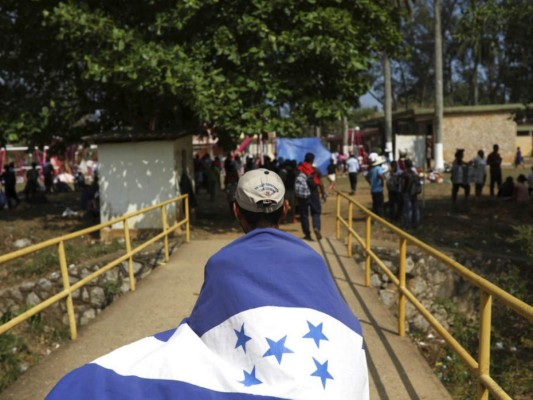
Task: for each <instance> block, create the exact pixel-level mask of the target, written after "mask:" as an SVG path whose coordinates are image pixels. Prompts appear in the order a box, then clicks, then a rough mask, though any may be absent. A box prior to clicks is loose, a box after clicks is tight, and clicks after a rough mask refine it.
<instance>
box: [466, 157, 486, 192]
mask: <svg viewBox="0 0 533 400" xmlns="http://www.w3.org/2000/svg"><path fill="white" fill-rule="evenodd" d="M470 165H471V168H472V169H473V174H472V177H473V180H474V184H475V185H476V188H475V194H476V197H480V196H481V192H482V191H483V186H484V185H485V180H486V178H487V172H486V170H487V163H486V162H485V153H484V152H483V150H478V152H477V155H476V156H475V157H474V158H473V159H472V160H471V161H470Z"/></svg>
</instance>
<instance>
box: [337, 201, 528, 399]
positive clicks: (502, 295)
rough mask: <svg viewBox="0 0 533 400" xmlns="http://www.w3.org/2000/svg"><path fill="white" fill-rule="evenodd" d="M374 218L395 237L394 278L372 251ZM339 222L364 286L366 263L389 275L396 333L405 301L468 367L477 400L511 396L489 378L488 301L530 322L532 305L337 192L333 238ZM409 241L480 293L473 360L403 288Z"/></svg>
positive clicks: (401, 323) (367, 279)
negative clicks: (360, 264) (356, 249)
mask: <svg viewBox="0 0 533 400" xmlns="http://www.w3.org/2000/svg"><path fill="white" fill-rule="evenodd" d="M343 199H344V200H346V201H347V202H348V210H347V213H348V215H347V218H343V217H342V215H341V203H342V200H343ZM354 206H355V207H357V208H358V209H359V210H360V211H361V212H362V213H363V214H364V215H365V238H364V239H363V238H362V237H361V236H360V235H359V234H358V233H357V232H356V231H355V230H354V229H353V226H352V220H353V207H354ZM373 221H376V222H379V223H380V224H382V225H384V226H386V227H387V228H388V229H390V230H391V231H392V232H393V233H395V234H396V235H397V236H398V238H399V247H400V257H399V270H398V277H396V276H394V274H393V273H392V272H391V271H390V269H389V268H387V266H386V265H385V264H384V263H383V261H381V260H380V259H379V257H378V256H377V255H376V254H375V253H374V252H373V251H372V247H371V244H372V241H371V239H372V222H373ZM341 225H342V226H344V227H345V228H346V229H347V230H348V240H347V247H348V256H351V255H352V241H353V238H355V239H356V241H357V242H358V243H359V244H360V245H361V246H362V248H363V251H364V253H365V285H366V286H370V272H371V271H370V265H371V262H372V261H374V262H375V263H376V264H377V265H378V266H379V267H380V268H381V269H382V270H383V272H384V273H385V274H386V275H387V276H388V277H389V279H390V280H391V282H393V283H394V284H395V285H396V286H397V287H398V292H399V301H398V334H399V335H400V336H404V335H405V304H406V300H409V301H410V302H411V303H412V304H413V306H414V307H415V308H416V309H417V310H418V311H419V312H420V313H421V314H422V316H423V317H424V318H425V319H426V320H427V321H428V322H429V324H430V325H431V326H432V327H433V328H434V329H435V330H436V331H437V332H438V333H439V334H440V335H441V336H442V338H443V339H444V340H445V341H446V343H447V344H448V345H449V346H450V347H451V348H452V350H453V351H454V352H455V353H456V354H457V355H458V356H459V357H460V358H461V359H462V360H463V361H464V362H465V363H466V364H467V365H468V367H469V370H470V372H471V373H472V374H474V375H475V376H476V378H477V382H478V386H477V388H478V389H477V398H478V399H480V400H487V399H488V397H489V393H490V394H492V395H493V396H494V397H495V398H497V399H511V397H510V396H509V395H508V394H507V393H506V392H505V391H504V390H503V389H502V388H501V387H500V386H499V385H498V384H497V383H496V382H495V381H494V379H492V377H491V376H490V335H491V325H492V315H491V314H492V301H493V299H496V300H499V301H501V302H502V303H504V304H505V305H506V306H508V307H509V308H511V309H512V310H513V311H515V312H516V313H518V314H520V315H521V316H523V317H525V318H527V320H528V321H529V322H531V321H533V307H531V306H530V305H528V304H526V303H524V302H523V301H521V300H519V299H517V298H516V297H514V296H512V295H510V294H509V293H507V292H506V291H504V290H502V289H500V288H499V287H498V286H496V285H494V284H492V283H491V282H489V281H488V280H486V279H484V278H482V277H481V276H479V275H477V274H475V273H473V272H472V271H470V270H469V269H467V268H466V267H464V266H463V265H461V264H459V263H458V262H456V261H454V260H453V259H451V258H450V257H448V256H446V255H445V254H443V253H441V252H439V251H438V250H436V249H434V248H432V247H431V246H429V245H427V244H425V243H424V242H422V241H420V240H418V239H417V238H415V237H413V236H411V235H409V234H408V233H406V232H404V231H402V230H401V229H399V228H398V227H396V226H394V225H392V224H390V223H389V222H387V221H386V220H384V219H383V218H380V217H378V216H377V215H376V214H374V213H372V212H371V211H370V210H368V209H367V208H365V207H364V206H363V205H361V204H360V203H359V202H357V201H355V200H354V199H352V198H350V197H348V196H347V195H345V194H343V193H338V194H337V212H336V234H337V239H340V235H341ZM408 242H409V243H411V244H413V245H415V246H416V247H418V248H419V249H421V250H423V251H424V252H426V253H427V254H429V255H431V256H433V257H435V258H436V259H437V260H439V261H440V262H442V263H443V264H444V265H446V266H447V267H449V268H450V269H451V270H453V271H454V272H455V273H457V274H459V275H460V276H461V277H463V278H464V279H466V280H467V281H468V282H470V283H471V284H473V285H475V286H476V287H477V288H479V290H480V293H481V302H480V324H479V351H478V358H477V360H476V359H474V357H473V356H472V355H471V354H469V353H468V351H467V350H466V349H465V348H464V347H463V346H462V345H461V344H460V343H459V342H457V340H456V339H455V338H454V337H453V336H452V335H451V334H450V333H449V332H448V331H447V330H446V329H445V328H444V327H443V326H442V325H441V324H440V323H439V321H438V320H437V319H436V318H435V317H433V315H432V314H431V313H430V312H429V311H428V310H427V309H426V308H425V307H424V306H423V305H422V303H421V302H420V301H419V300H418V299H417V298H416V296H415V295H414V294H413V293H412V292H411V291H410V290H409V289H407V287H406V273H405V266H406V255H407V243H408Z"/></svg>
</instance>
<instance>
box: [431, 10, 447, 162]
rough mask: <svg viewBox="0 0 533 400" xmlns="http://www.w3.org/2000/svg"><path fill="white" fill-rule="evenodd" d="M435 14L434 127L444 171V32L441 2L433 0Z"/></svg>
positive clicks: (437, 156) (435, 153) (439, 160)
mask: <svg viewBox="0 0 533 400" xmlns="http://www.w3.org/2000/svg"><path fill="white" fill-rule="evenodd" d="M433 8H434V12H435V115H434V119H433V127H434V132H433V135H434V136H435V148H434V149H433V154H434V155H435V169H436V170H437V171H442V170H444V153H443V147H442V120H443V114H444V111H443V110H444V104H443V95H442V86H443V85H442V32H441V21H440V0H433Z"/></svg>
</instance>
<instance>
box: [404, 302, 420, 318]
mask: <svg viewBox="0 0 533 400" xmlns="http://www.w3.org/2000/svg"><path fill="white" fill-rule="evenodd" d="M417 315H420V313H419V312H418V310H417V309H416V308H415V306H413V305H412V304H411V303H410V302H409V301H408V302H407V303H406V304H405V318H406V319H407V320H408V321H411V320H413V318H415V317H416V316H417Z"/></svg>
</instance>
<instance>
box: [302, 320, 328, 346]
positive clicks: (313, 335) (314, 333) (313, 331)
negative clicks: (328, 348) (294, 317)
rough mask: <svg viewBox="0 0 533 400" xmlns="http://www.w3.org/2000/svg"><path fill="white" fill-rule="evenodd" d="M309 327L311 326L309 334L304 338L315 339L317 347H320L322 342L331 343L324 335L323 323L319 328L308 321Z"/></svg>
mask: <svg viewBox="0 0 533 400" xmlns="http://www.w3.org/2000/svg"><path fill="white" fill-rule="evenodd" d="M307 325H308V326H309V332H308V333H306V334H305V336H303V337H304V338H308V339H314V341H315V344H316V347H320V341H321V340H328V341H329V339H328V338H327V337H326V335H324V334H323V333H322V323H320V324H319V325H318V326H314V325H313V324H312V323H311V322H309V321H307Z"/></svg>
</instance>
